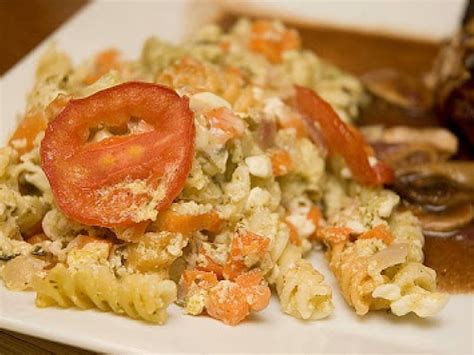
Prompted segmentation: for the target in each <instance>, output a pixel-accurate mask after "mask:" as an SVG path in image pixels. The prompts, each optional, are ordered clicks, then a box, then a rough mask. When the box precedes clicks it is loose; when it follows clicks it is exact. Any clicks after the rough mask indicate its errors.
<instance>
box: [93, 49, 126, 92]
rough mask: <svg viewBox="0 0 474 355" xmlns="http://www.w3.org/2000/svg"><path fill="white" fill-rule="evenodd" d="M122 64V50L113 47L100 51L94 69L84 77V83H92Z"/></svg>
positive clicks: (117, 68)
mask: <svg viewBox="0 0 474 355" xmlns="http://www.w3.org/2000/svg"><path fill="white" fill-rule="evenodd" d="M121 66H122V63H121V61H120V52H119V51H118V50H117V49H114V48H111V49H107V50H105V51H102V52H100V53H99V54H97V56H96V57H95V62H94V70H93V72H92V73H90V74H89V75H88V76H86V78H85V79H84V84H86V85H90V84H92V83H94V82H96V81H97V80H98V79H99V78H100V77H101V76H102V75H104V74H107V73H108V72H109V71H110V70H113V69H116V70H119V69H120V68H121Z"/></svg>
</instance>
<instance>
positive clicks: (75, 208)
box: [40, 82, 195, 227]
mask: <svg viewBox="0 0 474 355" xmlns="http://www.w3.org/2000/svg"><path fill="white" fill-rule="evenodd" d="M132 117H133V118H139V119H141V120H143V121H144V122H145V123H146V124H148V125H149V126H150V127H152V128H153V129H151V130H147V131H146V132H143V133H133V134H130V135H125V136H113V137H110V138H106V139H104V140H102V141H99V142H89V141H88V140H89V135H90V132H91V130H92V129H95V128H97V127H100V126H104V125H105V126H107V127H109V128H110V127H112V128H113V127H124V126H126V125H127V123H128V121H129V120H130V118H132ZM194 138H195V127H194V116H193V113H192V111H191V110H190V109H189V105H188V100H187V98H181V97H179V96H178V95H177V94H176V93H175V92H174V91H173V90H171V89H169V88H166V87H164V86H160V85H155V84H151V83H141V82H128V83H124V84H120V85H117V86H114V87H111V88H108V89H105V90H102V91H99V92H97V93H95V94H93V95H91V96H89V97H86V98H83V99H76V100H71V101H70V102H69V103H68V105H67V106H66V107H65V108H64V110H62V111H61V112H60V113H59V115H58V116H57V117H56V118H55V119H54V120H52V121H51V122H50V123H49V125H48V127H47V129H46V132H45V137H44V139H43V141H42V144H41V148H40V154H41V166H42V168H43V170H44V171H45V173H46V176H47V177H48V180H49V182H50V185H51V189H52V191H53V195H54V197H55V201H56V203H57V204H58V206H59V207H60V209H61V210H62V211H63V212H64V213H65V214H66V215H67V216H68V217H70V218H72V219H74V220H76V221H79V222H81V223H84V224H90V225H98V226H104V227H116V226H126V225H131V224H133V223H135V222H139V221H137V218H136V212H137V211H138V210H140V208H143V207H145V206H146V205H147V204H149V203H151V201H152V196H151V194H152V193H155V194H156V191H157V189H158V188H160V189H161V190H160V191H162V195H163V196H162V197H161V198H160V199H159V201H155V202H154V203H156V209H157V210H158V211H161V210H164V209H166V208H168V207H169V205H170V204H171V203H172V202H173V200H174V199H175V198H176V197H177V196H178V194H179V193H180V192H181V190H182V188H183V186H184V183H185V181H186V178H187V176H188V174H189V171H190V170H191V165H192V159H193V156H194ZM137 180H138V181H140V182H141V183H142V186H144V187H145V189H144V190H143V191H141V190H140V191H139V192H137V191H132V189H130V188H129V187H127V186H125V187H124V186H120V187H119V186H118V184H122V185H123V183H124V182H125V183H126V182H131V181H137Z"/></svg>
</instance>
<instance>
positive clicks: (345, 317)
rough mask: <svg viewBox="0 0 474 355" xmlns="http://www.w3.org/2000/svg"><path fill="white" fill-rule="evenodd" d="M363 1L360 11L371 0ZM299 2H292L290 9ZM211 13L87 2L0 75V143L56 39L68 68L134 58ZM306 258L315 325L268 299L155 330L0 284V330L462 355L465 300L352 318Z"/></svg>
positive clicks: (192, 6) (157, 343)
mask: <svg viewBox="0 0 474 355" xmlns="http://www.w3.org/2000/svg"><path fill="white" fill-rule="evenodd" d="M418 2H419V1H418ZM434 2H436V1H434ZM455 2H456V3H457V4H459V3H460V1H457V0H456V1H455ZM317 3H320V4H322V6H323V7H324V9H326V10H324V11H326V17H327V18H328V20H329V21H330V19H331V16H333V15H334V18H337V16H341V15H338V13H339V12H340V11H344V8H346V7H345V5H347V3H348V1H345V2H344V1H340V0H337V1H331V6H332V7H331V6H329V1H320V2H316V3H315V2H312V3H311V4H312V5H311V8H312V11H316V10H318V5H316V4H317ZM363 3H365V5H366V8H369V5H370V4H371V3H373V1H366V0H364V1H363ZM282 4H283V5H285V4H289V3H280V5H282ZM293 4H294V3H293ZM307 4H308V3H305V2H300V3H299V6H300V9H301V8H302V6H305V5H307ZM359 4H360V2H359ZM425 4H426V2H425ZM452 4H453V2H452ZM361 6H363V5H361ZM323 7H322V8H321V9H323ZM328 8H331V9H332V10H327V9H328ZM216 11H217V9H216V6H215V5H214V3H211V2H204V1H200V2H198V3H196V2H190V1H174V2H171V1H160V2H100V3H93V4H91V5H88V6H87V7H86V8H85V9H84V10H83V11H81V12H80V13H79V14H78V15H77V16H75V17H74V18H73V19H72V20H71V21H69V22H68V23H66V24H65V25H64V26H63V27H62V28H61V29H59V30H58V31H57V32H55V33H54V34H53V35H52V36H50V38H49V39H48V40H47V41H45V42H44V43H43V44H41V45H40V46H39V47H38V48H37V49H35V50H34V51H33V52H32V53H30V54H29V55H28V56H27V57H25V58H24V59H23V60H22V61H21V62H20V63H19V64H18V65H16V66H15V67H14V68H13V69H12V70H11V71H10V72H8V73H7V74H6V75H5V76H4V77H3V78H2V82H1V86H0V95H1V96H0V97H1V101H0V104H1V116H2V118H1V120H0V142H5V141H6V139H7V137H8V136H9V134H10V132H11V131H12V130H13V129H14V127H15V125H16V119H15V118H16V117H17V115H18V114H20V113H21V112H22V111H23V109H24V106H25V94H26V93H27V92H28V90H29V88H31V86H32V84H33V78H34V70H35V64H36V62H37V60H38V57H39V55H40V54H41V52H42V51H43V50H44V49H45V47H46V45H47V44H48V42H50V41H51V40H55V41H57V42H58V44H59V46H60V47H61V48H62V49H64V50H66V51H67V52H68V53H69V54H70V55H71V57H72V58H73V59H74V61H75V62H79V61H80V60H82V59H84V58H87V57H90V56H91V55H93V54H94V53H95V52H97V51H98V50H100V49H103V48H107V47H117V48H119V49H120V50H122V52H123V53H124V54H125V55H126V56H128V57H130V58H133V57H136V56H138V55H139V53H140V48H141V46H142V44H143V41H144V40H145V38H146V37H148V36H149V35H152V34H156V35H159V36H160V37H162V38H164V39H167V40H170V41H179V40H180V39H182V38H183V37H184V36H186V34H188V33H190V32H191V31H193V30H195V29H196V28H197V27H199V26H200V25H202V24H203V23H205V22H208V21H210V20H211V19H212V18H213V17H215V16H216V15H217V12H216ZM327 11H329V12H327ZM331 11H332V13H333V15H331ZM300 12H301V11H300ZM458 13H460V12H459V11H458ZM357 21H359V23H355V22H354V23H353V24H355V25H361V24H362V25H363V20H360V19H358V20H357ZM336 22H337V21H336ZM399 25H400V26H401V24H399ZM311 261H312V262H313V263H314V264H315V266H316V267H317V268H318V270H320V271H321V272H322V273H323V274H324V275H325V276H326V278H327V280H328V282H329V283H330V284H331V285H332V286H333V289H334V304H335V311H334V313H333V314H332V315H331V316H330V317H329V318H328V319H325V320H321V321H315V322H302V321H298V320H296V319H294V318H292V317H289V316H286V315H284V314H282V313H281V312H280V310H279V305H278V302H277V300H276V299H272V302H271V304H270V306H269V307H268V309H266V310H265V311H264V312H262V313H260V314H257V315H254V316H253V317H252V318H251V319H250V320H248V321H246V322H244V323H242V324H241V325H239V326H238V327H228V326H224V325H222V324H221V323H220V322H217V321H215V320H213V319H210V318H207V317H191V316H184V315H182V311H181V309H180V308H179V307H177V306H175V305H172V306H171V307H170V308H169V311H170V317H169V320H168V322H167V323H166V324H165V325H164V326H155V325H149V324H146V323H143V322H140V321H134V320H131V319H128V318H125V317H119V316H116V315H113V314H110V313H102V312H99V311H94V310H90V311H80V310H76V309H67V310H62V309H57V308H46V309H38V308H36V307H35V306H34V294H33V293H32V292H10V291H7V290H6V289H5V288H4V287H3V286H0V328H4V329H9V330H13V331H18V332H22V333H26V334H28V335H32V336H38V337H42V338H45V339H48V340H53V341H58V342H63V343H67V344H71V345H75V346H80V347H83V348H87V349H91V350H95V351H100V352H115V353H124V352H127V353H129V352H163V353H170V352H186V353H189V352H206V353H211V352H212V353H215V352H220V353H222V352H240V353H242V352H253V353H257V352H264V353H296V352H324V353H328V352H338V353H340V352H351V353H353V352H372V353H394V352H396V353H402V352H403V353H405V352H410V353H420V352H425V353H435V352H441V353H448V352H455V353H457V354H460V353H472V351H473V348H472V347H473V345H472V341H473V339H472V337H473V299H474V298H473V297H472V296H468V295H457V296H452V297H451V299H450V302H449V303H448V305H447V306H446V308H445V309H444V310H443V311H442V312H441V314H440V315H439V316H437V317H435V318H433V319H419V318H417V317H416V316H413V315H410V316H406V317H402V318H398V317H396V316H393V315H391V314H388V313H385V312H373V313H370V314H369V315H367V316H365V317H364V318H360V317H358V316H356V315H355V313H354V312H353V310H352V309H351V308H349V307H348V306H347V305H346V303H345V302H344V300H343V299H342V296H341V294H340V293H339V292H338V288H337V284H336V282H335V279H334V278H333V276H332V275H331V273H330V272H329V270H328V268H327V265H326V262H325V260H324V258H323V256H322V254H321V253H316V252H315V253H313V256H312V258H311Z"/></svg>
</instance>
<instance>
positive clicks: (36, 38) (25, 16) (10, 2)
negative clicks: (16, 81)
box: [0, 0, 92, 355]
mask: <svg viewBox="0 0 474 355" xmlns="http://www.w3.org/2000/svg"><path fill="white" fill-rule="evenodd" d="M87 2H88V0H0V30H1V32H0V34H1V39H2V40H1V41H0V43H1V44H0V45H1V47H0V53H1V55H0V75H3V74H4V73H5V72H6V71H8V69H10V68H11V67H12V66H13V65H14V64H15V63H17V62H18V61H19V60H20V59H21V58H22V57H24V56H25V55H26V54H27V53H28V52H29V51H30V50H32V49H33V48H34V47H35V46H36V45H37V44H38V43H40V42H41V41H42V40H43V39H45V38H46V37H47V36H48V35H49V34H50V33H51V32H53V31H54V30H55V29H56V28H58V27H59V26H60V25H61V24H62V23H64V22H65V21H66V20H67V19H68V18H70V17H71V16H72V15H73V14H74V13H76V12H77V11H78V10H79V9H80V8H81V7H82V6H84V5H85V4H86V3H87ZM0 354H18V355H25V354H41V355H43V354H71V355H76V354H92V353H91V352H89V351H86V350H82V349H78V348H74V347H71V346H67V345H63V344H58V343H54V342H50V341H47V340H43V339H38V338H33V337H30V336H27V335H23V334H18V333H14V332H10V331H5V330H1V329H0Z"/></svg>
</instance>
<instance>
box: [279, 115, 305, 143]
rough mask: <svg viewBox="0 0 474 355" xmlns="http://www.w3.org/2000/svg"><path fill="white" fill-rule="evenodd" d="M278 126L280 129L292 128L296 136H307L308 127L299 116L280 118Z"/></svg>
mask: <svg viewBox="0 0 474 355" xmlns="http://www.w3.org/2000/svg"><path fill="white" fill-rule="evenodd" d="M278 126H279V128H280V129H286V128H293V129H294V130H295V132H296V138H305V137H307V136H308V129H307V128H306V125H305V123H304V121H303V119H302V118H300V117H294V118H289V119H286V120H280V121H279V122H278Z"/></svg>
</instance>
